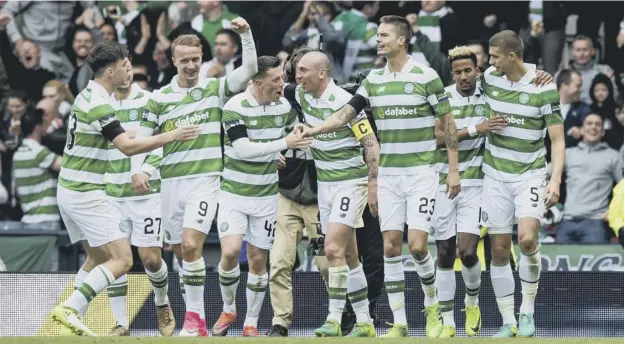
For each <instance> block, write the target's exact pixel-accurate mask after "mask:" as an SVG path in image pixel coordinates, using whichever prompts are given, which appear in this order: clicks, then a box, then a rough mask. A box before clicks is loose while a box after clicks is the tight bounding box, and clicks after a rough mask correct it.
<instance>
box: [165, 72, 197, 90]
mask: <svg viewBox="0 0 625 344" xmlns="http://www.w3.org/2000/svg"><path fill="white" fill-rule="evenodd" d="M178 76H179V75H178V74H176V75H174V77H173V78H171V89H172V91H174V92H175V93H180V92H185V91H189V90H192V89H194V88H197V87H201V86H200V84H201V83H202V78H200V79H199V80H198V82H197V85H195V86H193V87H189V88H184V87H180V84H179V83H178Z"/></svg>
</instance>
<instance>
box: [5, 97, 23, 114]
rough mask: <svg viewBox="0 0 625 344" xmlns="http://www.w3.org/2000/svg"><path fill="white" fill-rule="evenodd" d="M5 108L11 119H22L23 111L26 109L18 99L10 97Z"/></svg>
mask: <svg viewBox="0 0 625 344" xmlns="http://www.w3.org/2000/svg"><path fill="white" fill-rule="evenodd" d="M7 107H8V108H9V113H10V114H11V117H13V118H19V117H22V115H23V114H24V109H25V108H26V104H25V103H24V101H22V99H20V98H18V97H10V98H9V101H8V104H7Z"/></svg>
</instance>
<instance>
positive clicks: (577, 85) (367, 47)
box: [0, 0, 623, 243]
mask: <svg viewBox="0 0 625 344" xmlns="http://www.w3.org/2000/svg"><path fill="white" fill-rule="evenodd" d="M388 14H394V15H400V16H405V17H406V18H407V19H408V21H409V22H410V23H411V25H412V26H413V32H414V35H413V38H412V40H411V47H410V49H411V54H412V56H413V57H414V58H415V59H417V60H418V61H419V62H421V63H425V64H428V65H430V66H431V67H432V68H434V69H435V70H436V71H437V72H438V74H439V75H440V76H441V78H442V79H443V81H444V82H445V83H446V85H449V84H451V83H453V81H452V78H451V72H450V67H449V64H448V62H447V59H446V53H447V51H448V50H449V49H451V48H453V47H454V46H456V45H463V44H464V45H469V46H470V47H471V48H472V49H473V50H474V51H475V52H476V54H477V56H478V59H479V64H480V65H481V66H482V68H483V69H485V68H487V67H488V47H487V42H488V38H489V37H490V36H492V35H493V34H494V33H496V32H499V31H500V30H503V29H511V30H514V31H516V32H518V33H519V34H520V35H521V37H522V38H523V40H524V42H525V61H526V62H528V63H533V64H536V65H537V66H538V68H539V69H543V70H545V71H547V72H548V73H550V74H552V75H553V76H554V82H556V84H557V87H558V90H559V92H560V99H561V104H562V114H563V116H564V118H565V134H566V143H567V163H566V171H565V176H564V180H563V182H564V183H563V186H562V188H563V192H562V194H563V196H562V197H561V202H560V203H561V204H559V205H558V206H556V207H555V208H553V209H551V210H550V211H549V216H548V217H547V218H546V220H545V223H544V225H545V226H544V227H545V228H544V229H545V235H547V236H549V237H551V239H552V241H556V242H562V243H571V242H582V243H608V242H609V241H610V240H616V239H615V238H614V232H613V231H611V230H610V229H609V226H608V208H609V204H610V201H611V200H612V197H613V195H612V193H613V188H614V186H615V185H616V183H618V182H619V181H620V180H621V179H622V177H623V4H622V3H621V2H612V1H605V2H603V1H592V2H591V1H585V2H562V1H540V0H538V1H514V2H511V1H498V2H491V1H455V2H452V1H448V2H445V1H431V0H423V1H384V2H373V1H353V2H352V1H334V2H325V1H306V2H297V1H290V2H270V1H248V2H229V1H228V2H226V1H224V2H220V1H207V0H201V1H197V2H171V1H150V2H148V1H133V0H124V1H63V2H56V1H0V108H1V109H2V110H3V111H2V113H1V116H2V117H0V119H1V120H0V162H1V181H2V187H0V204H1V205H0V221H2V222H1V224H2V225H1V226H2V228H4V229H11V228H21V227H20V225H21V224H22V223H21V222H20V221H21V220H22V214H23V211H24V209H23V207H21V204H20V197H19V195H17V194H16V193H15V182H14V179H15V178H14V176H13V172H12V171H13V156H14V153H15V151H16V150H17V149H18V147H19V146H20V144H21V143H22V140H23V139H24V138H25V137H24V135H23V133H22V132H21V125H20V124H21V122H20V118H21V117H22V116H23V115H24V114H25V113H27V112H31V111H40V112H41V113H42V114H43V119H44V127H45V132H46V134H45V135H44V137H43V138H42V142H43V144H44V145H45V146H47V147H49V148H50V149H51V150H52V151H53V152H55V153H56V154H59V155H62V152H63V147H64V145H65V138H66V125H67V123H66V122H67V117H68V114H69V112H70V110H71V104H72V102H73V100H74V97H75V96H76V95H77V94H78V93H79V92H80V91H81V90H82V89H83V88H84V87H85V86H86V85H87V83H88V81H89V80H90V79H91V78H92V76H93V73H92V71H91V70H90V68H89V66H88V65H87V64H86V63H85V58H86V56H87V54H88V53H89V51H90V49H91V48H92V47H93V46H94V45H95V44H97V43H98V42H101V41H103V40H114V41H118V42H120V43H124V44H126V45H128V47H129V49H130V51H131V53H132V62H133V66H134V81H135V82H136V83H137V84H139V85H140V86H141V87H142V88H144V89H148V90H152V89H158V88H160V87H162V86H164V85H166V84H168V83H169V82H170V81H171V79H172V77H173V76H174V75H175V74H176V70H175V67H174V66H173V64H172V61H171V52H170V49H169V46H170V44H171V42H172V41H173V40H174V39H175V37H177V36H178V35H180V34H187V33H195V34H196V35H198V36H199V37H201V39H202V42H203V48H204V54H203V64H202V68H201V72H200V73H201V76H202V77H219V76H224V75H227V74H228V73H231V72H232V71H233V70H234V69H235V68H237V67H238V66H239V65H240V64H241V58H240V51H241V41H240V38H239V36H238V35H237V34H236V33H235V32H233V31H231V30H230V29H229V27H230V20H231V19H233V18H235V17H237V16H242V17H244V18H245V19H246V20H247V21H248V22H249V23H250V25H251V28H252V32H253V35H254V39H255V41H256V47H257V52H258V55H259V56H260V55H274V56H278V57H280V58H281V59H282V60H285V59H286V58H287V56H288V55H289V54H290V53H292V52H293V50H294V49H297V48H300V47H302V46H307V47H310V48H319V47H320V46H321V47H322V49H323V50H324V51H325V52H326V53H327V54H328V55H329V56H330V57H331V61H332V76H333V78H334V79H335V80H336V81H337V83H347V82H354V81H355V78H356V75H357V71H358V70H361V69H366V68H371V67H373V66H380V65H383V64H384V61H383V60H381V59H379V58H377V56H376V53H375V51H376V49H375V46H376V34H375V32H376V29H377V22H378V19H379V18H380V17H381V16H384V15H388ZM589 114H596V115H597V116H589ZM548 146H549V145H547V147H548ZM548 156H549V155H548ZM620 187H621V188H622V183H621V184H620ZM617 188H618V186H617ZM621 207H622V204H621ZM621 212H622V209H621ZM621 221H622V220H621ZM620 226H621V227H622V222H621V224H620ZM616 233H618V228H617V229H616Z"/></svg>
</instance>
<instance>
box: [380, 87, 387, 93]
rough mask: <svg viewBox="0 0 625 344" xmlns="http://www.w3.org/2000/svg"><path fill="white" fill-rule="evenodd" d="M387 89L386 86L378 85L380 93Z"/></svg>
mask: <svg viewBox="0 0 625 344" xmlns="http://www.w3.org/2000/svg"><path fill="white" fill-rule="evenodd" d="M385 89H386V86H381V87H378V93H382V92H384V90H385Z"/></svg>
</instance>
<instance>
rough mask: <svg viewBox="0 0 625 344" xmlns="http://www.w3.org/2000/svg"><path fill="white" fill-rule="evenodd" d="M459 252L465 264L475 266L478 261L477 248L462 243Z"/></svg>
mask: <svg viewBox="0 0 625 344" xmlns="http://www.w3.org/2000/svg"><path fill="white" fill-rule="evenodd" d="M459 253H460V260H461V261H462V264H463V265H464V266H474V265H475V264H476V263H477V261H478V257H477V250H476V248H475V247H473V246H468V245H460V247H459Z"/></svg>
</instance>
